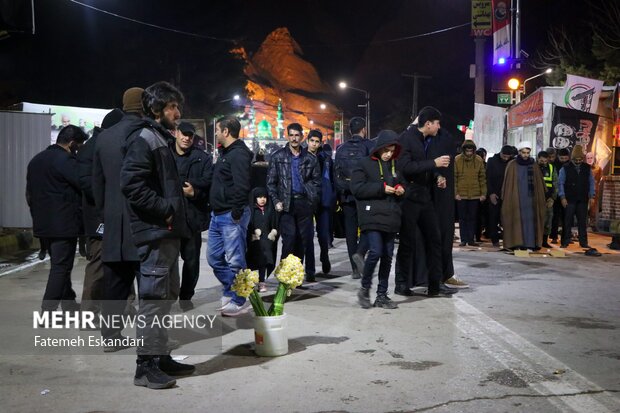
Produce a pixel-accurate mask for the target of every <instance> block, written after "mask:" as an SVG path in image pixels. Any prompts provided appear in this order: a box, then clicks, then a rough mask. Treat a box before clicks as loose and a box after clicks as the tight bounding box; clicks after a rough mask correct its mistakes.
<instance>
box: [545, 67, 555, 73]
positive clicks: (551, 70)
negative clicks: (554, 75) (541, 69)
mask: <svg viewBox="0 0 620 413" xmlns="http://www.w3.org/2000/svg"><path fill="white" fill-rule="evenodd" d="M551 72H553V69H552V68H549V69H547V70H545V73H546V74H549V73H551Z"/></svg>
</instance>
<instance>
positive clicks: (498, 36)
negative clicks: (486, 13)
mask: <svg viewBox="0 0 620 413" xmlns="http://www.w3.org/2000/svg"><path fill="white" fill-rule="evenodd" d="M500 57H503V58H508V57H510V0H493V64H494V65H495V64H497V62H498V61H499V58H500Z"/></svg>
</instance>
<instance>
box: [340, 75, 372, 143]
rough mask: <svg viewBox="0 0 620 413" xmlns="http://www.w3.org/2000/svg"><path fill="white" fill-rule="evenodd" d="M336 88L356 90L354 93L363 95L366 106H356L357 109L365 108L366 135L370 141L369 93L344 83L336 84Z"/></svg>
mask: <svg viewBox="0 0 620 413" xmlns="http://www.w3.org/2000/svg"><path fill="white" fill-rule="evenodd" d="M338 87H339V88H340V89H342V90H344V89H352V90H356V91H358V92H361V93H363V94H364V95H365V97H366V104H365V105H358V107H365V108H366V135H367V137H368V138H369V139H370V93H368V91H367V90H364V89H358V88H356V87H353V86H349V85H347V83H346V82H340V83H338Z"/></svg>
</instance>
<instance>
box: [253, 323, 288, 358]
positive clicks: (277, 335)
mask: <svg viewBox="0 0 620 413" xmlns="http://www.w3.org/2000/svg"><path fill="white" fill-rule="evenodd" d="M254 343H256V349H255V351H256V354H257V355H259V356H263V357H274V356H283V355H284V354H286V353H288V337H287V336H286V314H282V315H279V316H274V317H257V316H254Z"/></svg>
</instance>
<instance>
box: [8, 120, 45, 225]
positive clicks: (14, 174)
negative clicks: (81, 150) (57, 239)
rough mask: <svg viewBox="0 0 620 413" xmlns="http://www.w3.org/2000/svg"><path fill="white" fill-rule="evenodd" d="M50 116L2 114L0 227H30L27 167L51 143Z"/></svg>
mask: <svg viewBox="0 0 620 413" xmlns="http://www.w3.org/2000/svg"><path fill="white" fill-rule="evenodd" d="M50 128H51V114H45V113H43V114H40V113H24V112H2V111H0V227H5V228H30V227H32V219H31V217H30V210H29V209H28V205H27V204H26V198H25V193H26V168H27V166H28V162H30V160H31V159H32V157H33V156H35V155H36V154H37V153H39V152H41V151H42V150H43V149H45V148H47V147H48V146H49V144H50Z"/></svg>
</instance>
